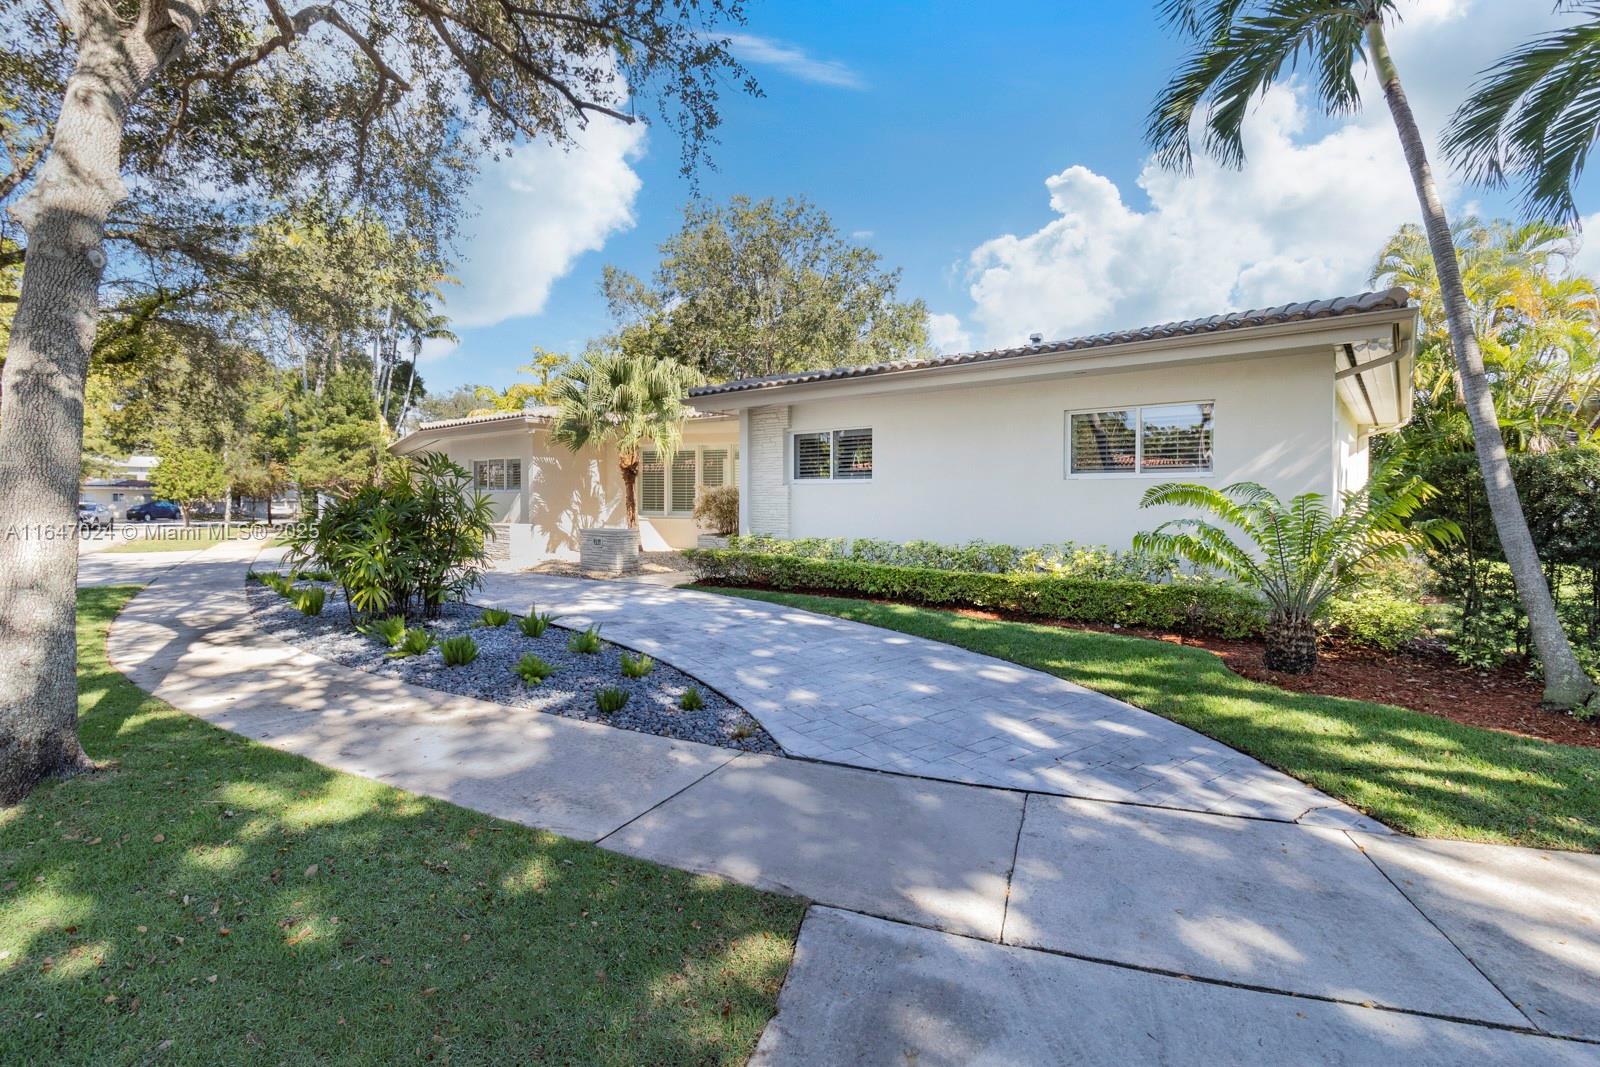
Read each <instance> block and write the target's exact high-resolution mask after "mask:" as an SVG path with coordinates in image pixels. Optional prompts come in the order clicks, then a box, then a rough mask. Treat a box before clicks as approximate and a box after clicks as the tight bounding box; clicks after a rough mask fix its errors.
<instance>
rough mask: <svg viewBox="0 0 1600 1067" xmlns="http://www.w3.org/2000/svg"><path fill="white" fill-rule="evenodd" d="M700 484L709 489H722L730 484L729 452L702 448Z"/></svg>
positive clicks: (722, 449)
mask: <svg viewBox="0 0 1600 1067" xmlns="http://www.w3.org/2000/svg"><path fill="white" fill-rule="evenodd" d="M700 484H701V485H703V486H705V487H706V488H707V489H720V488H722V487H723V486H724V485H727V484H728V450H727V449H726V448H702V449H701V450H700Z"/></svg>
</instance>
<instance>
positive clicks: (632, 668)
mask: <svg viewBox="0 0 1600 1067" xmlns="http://www.w3.org/2000/svg"><path fill="white" fill-rule="evenodd" d="M655 669H656V661H655V660H653V659H651V658H650V657H649V656H646V655H643V654H642V653H641V654H640V655H637V656H630V655H629V654H628V653H626V652H624V653H623V654H622V676H623V677H624V678H643V677H645V676H646V675H648V674H649V673H650V672H651V671H653V670H655Z"/></svg>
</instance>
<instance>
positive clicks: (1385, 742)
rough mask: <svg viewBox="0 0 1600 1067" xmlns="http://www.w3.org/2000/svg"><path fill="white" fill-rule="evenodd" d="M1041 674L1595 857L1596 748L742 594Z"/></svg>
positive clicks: (922, 617)
mask: <svg viewBox="0 0 1600 1067" xmlns="http://www.w3.org/2000/svg"><path fill="white" fill-rule="evenodd" d="M707 591H709V592H715V593H724V594H727V595H730V596H742V597H748V598H750V599H753V600H765V601H769V602H771V603H775V604H789V605H792V606H794V607H797V608H804V609H806V610H808V611H815V612H819V613H821V614H824V615H836V616H839V617H840V618H845V619H853V620H855V621H856V622H864V623H870V624H871V625H873V626H881V627H884V628H885V629H889V630H898V631H900V632H902V633H908V634H915V635H917V636H920V637H927V638H931V639H933V640H935V641H943V642H946V643H948V644H952V645H958V646H960V647H961V648H966V649H970V650H972V651H974V652H981V653H984V654H986V655H990V656H994V657H996V658H999V659H1005V660H1010V661H1012V662H1013V663H1019V664H1021V665H1023V666H1025V667H1033V668H1036V669H1038V670H1043V671H1048V672H1050V673H1051V674H1055V675H1059V676H1060V677H1062V678H1066V679H1069V680H1071V681H1074V682H1077V683H1079V684H1080V685H1084V686H1087V687H1088V688H1090V689H1095V690H1098V691H1100V692H1102V693H1106V694H1109V695H1110V696H1114V697H1117V698H1119V699H1121V700H1125V701H1127V702H1128V703H1130V704H1134V705H1137V706H1138V707H1141V708H1146V709H1148V710H1150V711H1153V712H1155V713H1156V714H1158V715H1161V716H1164V717H1165V718H1168V719H1171V720H1173V721H1175V722H1180V723H1182V724H1184V725H1185V726H1188V727H1190V728H1192V729H1194V730H1197V731H1199V732H1200V733H1203V734H1206V735H1207V736H1209V737H1214V738H1216V739H1217V740H1218V741H1221V742H1223V743H1224V744H1227V745H1231V746H1232V747H1234V748H1236V749H1239V750H1240V751H1242V752H1247V753H1249V754H1250V755H1252V756H1255V757H1256V758H1257V759H1259V760H1261V761H1262V762H1264V763H1268V764H1271V765H1272V766H1274V767H1277V768H1278V769H1280V770H1282V771H1285V772H1287V773H1288V774H1291V775H1293V776H1294V777H1296V778H1299V779H1300V780H1301V781H1303V782H1308V783H1310V784H1311V785H1314V786H1316V787H1317V788H1318V789H1321V790H1323V791H1324V792H1326V793H1329V794H1331V795H1332V796H1335V797H1338V798H1339V799H1341V800H1343V801H1345V802H1347V803H1349V804H1352V805H1354V806H1355V807H1357V808H1360V809H1361V810H1362V811H1364V812H1366V813H1367V814H1369V815H1371V816H1373V817H1374V818H1376V819H1379V820H1381V821H1383V822H1385V823H1388V824H1389V825H1390V826H1393V827H1395V828H1396V829H1399V830H1403V831H1405V832H1406V833H1410V834H1416V835H1418V836H1422V837H1451V838H1463V839H1466V840H1472V841H1496V842H1503V843H1511V844H1519V845H1533V846H1538V847H1543V848H1564V849H1576V850H1582V851H1586V852H1600V749H1593V748H1579V747H1576V746H1572V745H1558V744H1551V743H1550V742H1547V741H1538V740H1534V739H1531V738H1523V737H1519V736H1515V735H1512V734H1507V733H1501V732H1498V731H1494V730H1484V729H1480V728H1478V727H1474V726H1466V725H1463V724H1460V723H1454V722H1451V721H1449V720H1447V719H1441V718H1437V717H1435V716H1431V715H1423V714H1421V713H1419V712H1415V711H1408V710H1406V709H1404V708H1397V707H1392V706H1390V705H1387V704H1371V703H1366V702H1363V701H1358V700H1345V699H1340V698H1338V697H1326V696H1316V695H1312V694H1303V693H1290V692H1286V691H1285V690H1282V689H1279V688H1277V687H1276V686H1269V685H1264V684H1261V683H1258V682H1252V681H1249V680H1247V679H1244V678H1241V677H1240V676H1239V675H1237V674H1235V673H1233V672H1232V671H1230V670H1228V668H1227V667H1225V666H1224V665H1223V664H1222V661H1221V660H1219V659H1218V658H1217V657H1216V656H1214V655H1212V654H1211V653H1209V652H1206V651H1203V650H1201V649H1195V648H1185V647H1182V646H1178V645H1171V644H1167V643H1165V642H1161V641H1152V640H1147V639H1144V638H1138V637H1122V636H1118V635H1115V634H1100V633H1086V632H1082V631H1077V630H1066V629H1061V628H1059V627H1054V626H1043V625H1036V624H1029V623H1021V622H1001V621H988V620H983V619H972V618H966V617H964V616H961V615H957V614H954V613H952V612H947V611H937V610H932V609H927V608H916V607H908V606H904V605H897V604H882V603H876V602H872V601H864V600H852V599H847V598H842V597H828V596H806V595H802V594H796V593H775V592H764V591H756V590H749V589H715V588H713V589H708V590H707Z"/></svg>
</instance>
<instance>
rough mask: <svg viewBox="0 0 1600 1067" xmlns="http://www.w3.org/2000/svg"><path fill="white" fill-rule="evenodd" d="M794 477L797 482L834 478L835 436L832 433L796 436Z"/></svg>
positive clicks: (798, 434) (800, 434) (799, 434)
mask: <svg viewBox="0 0 1600 1067" xmlns="http://www.w3.org/2000/svg"><path fill="white" fill-rule="evenodd" d="M794 476H795V479H796V480H797V481H803V480H805V479H808V478H813V479H814V478H831V477H833V435H832V434H830V433H797V434H795V435H794Z"/></svg>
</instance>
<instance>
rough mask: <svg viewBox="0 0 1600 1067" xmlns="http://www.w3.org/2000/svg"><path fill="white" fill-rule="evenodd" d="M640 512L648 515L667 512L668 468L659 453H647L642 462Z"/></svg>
mask: <svg viewBox="0 0 1600 1067" xmlns="http://www.w3.org/2000/svg"><path fill="white" fill-rule="evenodd" d="M639 510H640V511H642V512H644V513H645V514H647V515H660V514H661V513H662V512H664V511H666V510H667V468H666V464H664V463H662V462H661V453H659V452H646V453H645V454H644V456H643V457H642V458H641V460H640V463H639Z"/></svg>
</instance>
